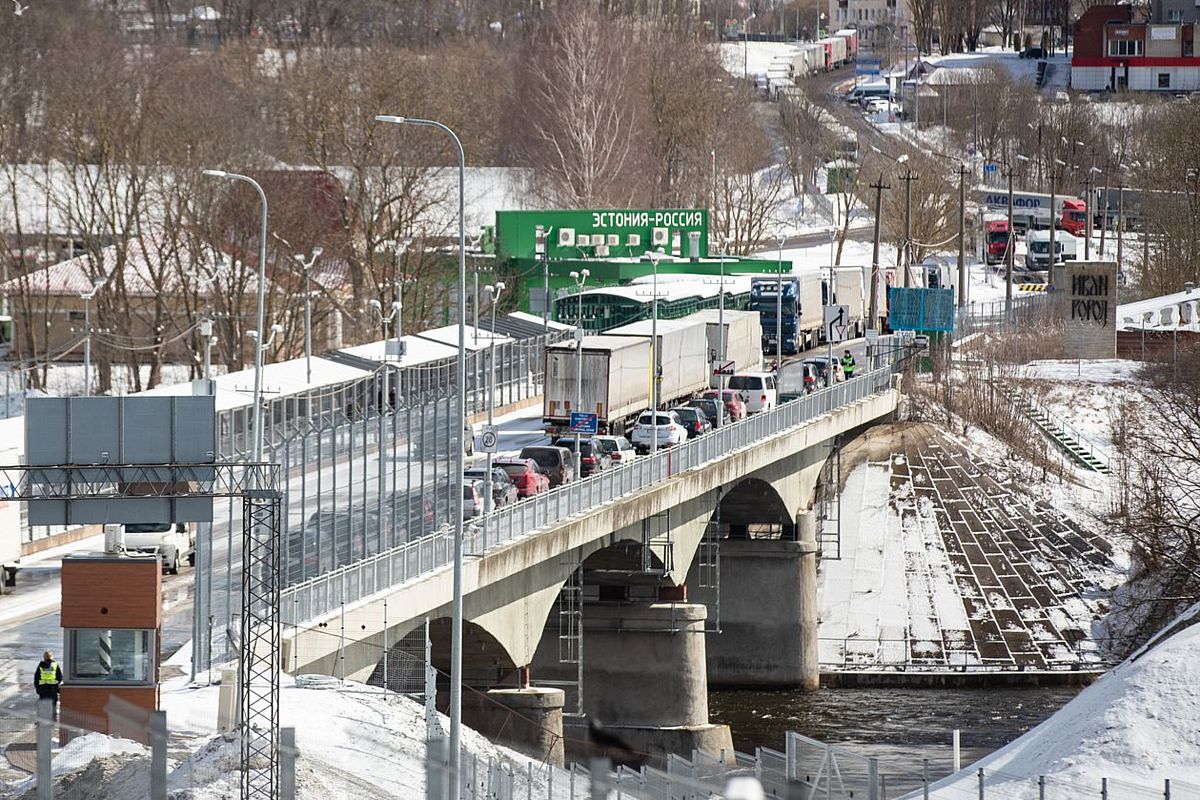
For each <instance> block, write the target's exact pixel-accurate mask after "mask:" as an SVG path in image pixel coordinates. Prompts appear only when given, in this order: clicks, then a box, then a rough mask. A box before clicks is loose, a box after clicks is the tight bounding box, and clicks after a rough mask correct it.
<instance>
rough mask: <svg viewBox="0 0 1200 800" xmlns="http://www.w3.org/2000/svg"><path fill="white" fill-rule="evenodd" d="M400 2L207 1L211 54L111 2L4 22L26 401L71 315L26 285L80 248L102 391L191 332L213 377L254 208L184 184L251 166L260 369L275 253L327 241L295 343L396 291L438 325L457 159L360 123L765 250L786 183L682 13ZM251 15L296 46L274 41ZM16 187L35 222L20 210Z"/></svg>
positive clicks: (735, 88) (550, 199) (444, 302)
mask: <svg viewBox="0 0 1200 800" xmlns="http://www.w3.org/2000/svg"><path fill="white" fill-rule="evenodd" d="M56 3H57V5H56ZM403 5H404V4H398V5H397V4H394V3H392V4H386V8H385V4H375V5H373V4H372V3H371V2H366V1H365V0H364V2H357V3H355V2H346V3H337V4H332V3H323V2H319V0H311V2H301V1H300V0H297V2H294V3H291V4H287V3H282V4H264V3H256V2H253V0H249V1H247V0H227V2H224V3H221V4H215V7H216V8H217V9H218V11H219V12H220V18H219V19H220V20H222V21H223V23H222V24H223V25H225V26H226V27H224V28H223V29H221V30H220V31H219V36H218V38H217V40H216V41H215V42H214V41H209V40H205V41H203V42H202V43H200V44H196V43H195V42H193V43H192V44H191V45H189V44H187V43H185V42H181V41H180V39H179V38H178V37H174V36H169V35H167V32H168V28H169V27H170V26H169V25H168V21H170V20H178V14H179V13H185V14H186V13H189V9H190V8H191V7H190V6H189V9H176V8H174V7H173V6H172V5H170V4H168V3H162V2H160V3H158V4H156V6H155V8H156V11H155V13H156V14H157V17H156V19H161V20H162V21H163V22H162V25H163V31H162V34H163V35H162V36H161V37H159V39H154V38H153V37H152V38H151V39H149V40H146V39H145V38H144V37H140V38H139V37H132V36H131V34H130V33H129V30H128V27H129V26H128V24H127V23H128V20H125V19H123V18H121V17H119V16H117V15H115V14H112V13H110V12H108V11H107V10H104V9H99V8H85V7H83V6H80V5H78V4H67V3H65V2H63V3H59V2H58V0H46V2H45V3H44V4H39V5H38V6H37V7H36V8H35V9H33V10H31V11H30V12H28V13H27V14H25V15H23V16H22V17H21V18H20V19H19V20H16V24H15V25H7V26H5V27H4V28H3V30H0V197H2V198H3V200H2V201H0V202H3V203H4V204H5V205H6V206H9V207H11V209H12V214H11V215H3V216H4V217H6V218H9V225H8V229H7V230H5V231H4V232H3V236H5V237H6V238H7V245H8V246H7V247H5V248H4V249H3V251H0V279H3V281H4V282H6V283H8V286H9V291H8V296H7V300H8V303H9V308H10V311H12V312H14V316H15V317H16V318H17V319H19V320H20V325H21V328H22V329H21V330H18V331H17V332H16V343H15V348H14V350H13V352H14V354H15V355H16V356H17V357H18V358H19V359H20V360H22V361H23V362H25V363H26V364H27V365H31V366H30V371H31V377H32V379H33V383H34V385H39V383H41V382H42V381H43V380H44V378H45V365H46V364H47V363H48V362H49V361H50V360H51V359H53V358H56V357H59V356H62V355H63V353H60V352H57V350H56V349H55V348H53V347H52V346H51V341H52V339H53V338H54V337H52V336H51V335H50V330H51V328H54V327H55V326H62V325H71V326H72V328H73V333H74V334H75V338H74V340H73V344H74V346H75V347H74V349H73V350H71V352H70V353H68V354H67V356H66V357H68V358H77V357H78V353H79V348H78V346H77V345H78V338H79V335H78V334H79V331H78V330H74V329H75V328H81V327H82V326H81V325H80V324H79V322H78V321H77V320H75V319H74V316H73V315H68V314H67V313H66V311H67V308H66V306H68V305H71V304H70V303H65V302H64V301H63V299H62V298H61V297H58V298H54V299H52V298H51V296H50V295H51V292H48V291H47V290H46V286H45V283H46V282H45V281H44V280H41V281H40V280H39V279H38V277H37V271H38V270H39V269H41V268H43V267H45V266H46V265H48V264H51V263H54V262H55V261H58V260H61V259H62V258H66V257H69V256H81V257H82V258H83V262H82V263H83V264H84V267H83V271H84V272H85V273H86V275H85V276H84V278H86V281H85V285H86V283H90V282H91V281H93V280H98V279H100V278H103V279H105V281H106V282H105V288H104V289H103V290H102V291H100V292H98V293H97V295H96V297H95V299H94V300H93V301H92V306H91V313H92V318H93V319H92V324H93V328H94V336H93V359H94V361H95V362H96V364H97V367H98V384H99V387H98V388H99V389H100V390H101V391H104V390H106V389H108V388H109V386H110V385H111V370H112V368H113V366H114V365H122V366H125V367H128V368H129V370H130V373H131V376H132V388H134V389H140V388H145V386H146V385H147V384H148V385H153V384H154V383H156V382H158V380H159V379H160V376H161V368H162V367H163V365H164V364H166V363H169V362H171V361H177V360H178V359H179V358H180V357H181V356H182V357H184V358H186V359H188V360H189V361H192V362H195V361H196V360H197V358H196V357H195V356H194V354H195V353H198V352H200V351H201V349H202V346H201V342H200V340H199V339H198V333H197V330H196V327H197V323H198V320H199V319H200V318H202V317H205V316H211V317H212V318H214V319H215V324H216V333H217V346H216V350H215V353H214V357H215V361H216V362H217V363H218V364H222V365H224V367H225V368H228V369H231V370H232V369H237V368H240V367H242V366H243V365H244V364H245V363H247V362H248V360H249V359H250V353H252V350H250V344H249V341H248V339H247V337H246V332H247V331H248V330H249V329H251V328H253V327H254V317H253V305H254V295H255V293H256V291H257V272H258V245H259V242H258V224H257V223H258V203H257V195H256V194H255V193H254V192H253V191H252V189H251V188H250V187H248V186H245V185H244V184H238V183H231V182H228V181H221V180H215V179H213V178H209V177H205V176H204V175H203V174H202V172H203V170H204V169H205V168H223V169H229V170H234V171H239V172H245V173H248V174H250V175H252V176H254V177H256V178H257V179H258V180H259V181H260V183H262V184H263V185H264V188H265V189H266V191H267V194H268V197H269V200H270V232H269V236H268V242H267V251H268V252H267V263H266V271H267V280H268V289H269V291H268V300H267V319H268V321H269V322H278V323H280V324H282V325H283V326H284V330H283V331H282V333H281V334H280V335H279V336H277V337H276V339H275V340H274V342H273V344H272V347H273V352H272V354H271V356H272V357H273V358H281V357H287V356H291V355H296V354H298V353H299V352H300V351H301V349H302V347H303V336H304V330H303V324H302V320H303V315H302V308H303V301H304V289H303V287H304V280H303V275H302V273H301V270H300V269H299V265H298V263H297V262H296V260H295V258H294V257H295V256H296V255H306V254H308V253H309V252H311V250H312V248H313V247H314V246H320V247H322V248H323V251H324V252H323V255H322V257H321V260H320V262H319V263H318V266H317V267H316V268H315V269H314V270H313V275H312V277H313V279H314V283H315V287H314V288H315V290H316V292H317V294H318V295H319V297H318V299H317V301H316V302H315V303H314V317H315V319H314V323H315V324H314V328H316V329H318V330H319V329H321V328H322V326H326V327H333V326H335V325H336V327H337V328H338V329H339V331H340V334H341V336H342V338H343V340H344V341H346V342H349V343H353V342H355V341H361V340H364V339H374V338H379V335H380V328H379V324H380V323H379V320H378V318H377V317H376V316H375V315H374V314H373V313H372V312H370V311H369V308H368V301H369V300H372V299H374V300H379V301H380V302H381V303H382V305H383V307H384V308H386V307H387V306H388V305H389V304H390V303H391V301H392V300H393V299H394V297H395V292H396V287H397V284H399V285H401V286H402V287H403V290H402V291H403V294H404V308H405V323H406V326H411V327H417V326H428V325H430V324H435V323H437V322H438V321H440V320H443V319H445V316H446V314H447V312H448V311H449V310H450V309H449V300H448V292H447V291H446V286H447V284H448V282H449V276H448V274H447V269H448V265H449V260H448V259H447V256H446V248H447V246H448V245H449V244H451V243H452V241H453V237H454V235H455V233H456V225H455V224H454V223H455V217H454V213H453V212H454V206H455V201H456V199H457V198H456V185H455V182H454V180H453V177H454V169H453V168H454V165H455V164H456V162H457V153H456V151H454V150H453V149H452V148H451V144H450V142H449V140H448V139H447V137H444V136H441V135H439V134H437V133H436V132H431V131H429V130H428V129H422V128H413V127H409V126H392V125H381V124H379V123H376V122H375V121H374V116H375V115H376V114H378V113H402V114H405V115H408V116H421V117H428V118H432V119H437V120H439V121H442V122H444V123H445V124H447V125H449V126H450V127H452V128H453V129H454V130H455V131H456V132H457V133H458V135H459V137H460V138H461V139H462V141H463V143H464V146H465V149H466V156H467V163H468V166H498V167H507V168H512V169H518V170H519V169H521V168H525V169H527V174H530V175H532V176H533V177H534V182H533V186H534V191H535V192H536V199H537V200H538V201H539V202H542V203H545V204H547V205H551V204H554V205H564V206H569V207H588V206H592V207H600V206H617V207H627V206H631V205H632V206H647V207H649V206H666V207H695V206H700V207H705V206H709V205H710V204H711V203H714V201H715V204H716V206H717V208H716V211H715V214H714V218H713V222H714V227H715V229H716V231H717V232H718V235H719V234H720V233H721V232H724V233H725V234H727V235H728V236H730V237H732V238H733V239H736V240H737V242H738V244H737V245H736V246H737V247H741V248H743V249H749V248H750V247H752V246H753V245H754V243H755V241H756V240H757V239H758V238H761V237H762V236H763V235H764V232H765V230H766V227H767V222H766V220H767V218H768V217H769V216H770V209H771V207H772V205H773V204H774V203H775V202H777V200H778V198H779V197H780V196H781V195H782V194H783V192H782V187H783V174H782V172H781V171H779V170H773V169H771V167H772V164H773V163H774V161H775V158H774V153H773V148H772V145H771V142H770V141H769V140H768V138H767V133H766V131H767V127H768V126H767V125H766V124H765V122H764V121H763V120H761V119H760V118H759V116H758V115H757V114H756V111H755V109H754V105H753V94H752V93H751V92H750V91H748V90H747V89H746V88H745V87H743V86H742V85H741V84H740V82H737V81H735V80H733V79H731V78H730V77H729V76H728V75H727V74H726V73H725V71H724V70H723V69H722V68H721V66H720V64H719V62H718V60H717V54H716V52H715V50H714V49H713V48H712V47H711V46H710V45H709V43H708V41H707V40H706V39H705V36H703V35H701V32H700V31H698V29H697V27H696V26H695V24H694V23H695V14H694V9H693V10H692V11H688V12H687V13H683V12H680V11H679V9H678V8H677V7H676V4H670V3H655V2H649V0H646V2H632V0H629V1H628V2H616V0H613V1H612V2H608V3H602V4H601V3H592V2H586V1H585V0H574V1H573V2H569V1H568V0H560V1H558V2H543V1H542V0H539V1H538V2H536V3H535V2H518V0H511V1H510V2H506V3H466V4H464V3H446V4H438V3H419V4H418V3H410V4H408V5H411V6H413V9H412V11H413V13H412V14H407V13H406V12H405V13H402V12H403V9H401V8H400V6H403ZM416 6H421V7H422V8H420V9H417V8H416ZM452 7H453V8H454V9H458V12H456V13H458V14H459V16H458V17H456V21H455V22H454V24H453V25H451V26H448V27H446V28H444V29H443V34H444V35H440V36H438V37H435V39H433V40H430V39H428V38H422V37H421V36H416V35H413V36H406V35H405V36H402V35H396V36H395V37H393V39H389V37H388V35H385V34H379V35H376V33H374V32H373V31H374V29H373V28H372V27H371V26H370V25H366V26H365V27H363V28H361V29H358V28H355V27H354V25H352V24H350V21H351V20H354V19H358V15H366V16H368V17H370V18H371V19H372V20H374V22H375V23H378V24H379V25H385V26H388V25H394V24H400V23H401V22H403V23H404V24H405V25H415V24H422V23H421V20H425V23H423V24H433V20H435V18H436V19H439V20H443V21H444V20H447V19H449V18H450V16H447V15H450V10H451V9H452ZM690 8H691V6H690V5H689V9H690ZM438 15H442V16H438ZM493 18H494V19H493ZM267 19H272V20H276V21H278V20H280V19H284V20H285V21H287V23H288V25H289V26H293V27H296V28H297V29H298V30H300V31H303V32H305V33H304V34H303V35H299V34H297V35H294V36H291V38H287V39H286V41H284V40H279V41H280V42H282V43H283V44H284V45H285V46H282V47H278V48H275V47H270V46H269V45H270V44H271V42H272V41H273V40H272V38H271V35H267V34H264V33H263V30H267V29H263V28H262V23H263V21H264V20H267ZM495 20H505V21H506V22H505V24H504V25H501V26H491V25H490V24H489V21H495ZM373 24H374V23H373ZM439 24H440V23H439ZM210 27H211V26H210ZM268 27H269V26H268ZM256 30H258V33H255V31H256ZM272 30H273V29H272ZM289 30H290V28H289ZM355 31H359V32H358V33H354V32H355ZM268 33H269V30H268ZM335 33H336V35H334V34H335ZM501 33H503V35H501ZM347 37H348V38H347ZM31 186H32V187H34V188H35V189H37V190H38V191H37V192H35V193H36V194H38V196H39V197H40V198H42V199H41V201H40V203H41V205H43V206H45V207H44V208H43V207H31V204H30V201H29V190H30V187H31ZM35 205H36V204H35ZM55 221H57V222H55ZM487 221H488V220H478V221H477V222H478V223H480V224H482V223H484V222H487ZM477 233H478V231H472V232H471V238H475V235H476V234H477ZM135 245H136V246H135ZM59 340H60V341H61V337H59ZM146 367H149V373H146V372H145V368H146ZM139 368H140V369H139ZM147 375H148V377H147Z"/></svg>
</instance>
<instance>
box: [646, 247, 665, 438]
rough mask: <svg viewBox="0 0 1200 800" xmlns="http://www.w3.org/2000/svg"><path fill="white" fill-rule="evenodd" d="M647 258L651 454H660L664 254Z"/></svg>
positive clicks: (649, 255)
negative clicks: (660, 322)
mask: <svg viewBox="0 0 1200 800" xmlns="http://www.w3.org/2000/svg"><path fill="white" fill-rule="evenodd" d="M645 256H646V258H648V259H649V260H650V266H651V268H652V269H653V272H652V273H651V275H652V277H651V279H650V294H651V298H650V453H651V455H653V454H654V453H657V452H658V374H659V370H660V369H661V366H660V364H659V360H658V357H659V353H658V262H659V260H661V259H662V257H663V254H662V253H661V252H658V251H652V250H647V251H646V254H645Z"/></svg>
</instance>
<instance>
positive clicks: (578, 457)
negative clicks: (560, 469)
mask: <svg viewBox="0 0 1200 800" xmlns="http://www.w3.org/2000/svg"><path fill="white" fill-rule="evenodd" d="M590 274H591V272H590V271H588V270H587V269H583V270H580V271H579V272H576V271H574V270H571V280H573V281H575V408H574V410H575V411H576V412H577V413H580V414H582V413H583V284H584V282H585V281H587V279H588V275H590ZM579 441H580V435H579V431H575V479H576V480H579V479H580V478H581V477H583V453H582V452H580V450H579Z"/></svg>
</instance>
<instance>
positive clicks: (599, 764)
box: [588, 758, 608, 800]
mask: <svg viewBox="0 0 1200 800" xmlns="http://www.w3.org/2000/svg"><path fill="white" fill-rule="evenodd" d="M588 771H589V772H590V773H591V777H592V798H593V800H602V799H603V798H607V797H608V759H607V758H593V759H592V760H591V762H590V763H589V764H588Z"/></svg>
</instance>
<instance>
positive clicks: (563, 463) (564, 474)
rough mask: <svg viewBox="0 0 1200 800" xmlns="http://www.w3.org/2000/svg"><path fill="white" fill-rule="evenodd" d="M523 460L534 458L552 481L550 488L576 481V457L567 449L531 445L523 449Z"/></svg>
mask: <svg viewBox="0 0 1200 800" xmlns="http://www.w3.org/2000/svg"><path fill="white" fill-rule="evenodd" d="M520 457H521V458H532V459H533V460H534V461H536V462H537V465H538V469H540V470H541V471H542V472H544V473H546V477H547V478H549V479H550V488H551V489H553V488H554V487H556V486H562V485H563V484H564V483H570V482H571V481H573V480H575V455H574V454H573V453H572V452H571V451H570V450H568V449H567V448H565V447H555V446H554V445H531V446H529V447H523V448H521V456H520Z"/></svg>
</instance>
